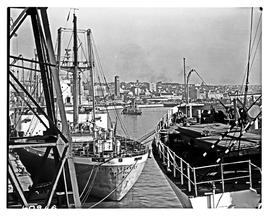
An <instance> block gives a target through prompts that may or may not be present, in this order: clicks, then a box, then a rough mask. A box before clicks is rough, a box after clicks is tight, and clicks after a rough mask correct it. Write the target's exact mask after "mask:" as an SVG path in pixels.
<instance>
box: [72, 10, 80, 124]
mask: <svg viewBox="0 0 270 218" xmlns="http://www.w3.org/2000/svg"><path fill="white" fill-rule="evenodd" d="M73 39H74V41H73V53H74V63H73V64H74V72H73V127H74V128H75V126H76V125H77V124H78V117H79V107H78V54H77V47H78V46H77V17H76V15H75V11H74V14H73Z"/></svg>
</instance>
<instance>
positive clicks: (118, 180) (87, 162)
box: [16, 149, 148, 201]
mask: <svg viewBox="0 0 270 218" xmlns="http://www.w3.org/2000/svg"><path fill="white" fill-rule="evenodd" d="M16 152H17V153H18V154H19V156H20V160H21V161H22V163H23V164H24V166H25V167H26V169H27V170H28V171H29V173H30V174H31V177H32V178H34V177H35V175H36V174H37V173H38V171H42V173H41V175H40V177H39V181H40V182H45V183H46V182H50V181H52V179H53V176H54V175H55V173H56V171H55V164H54V160H53V159H52V157H49V158H48V160H47V161H46V162H45V164H44V165H43V167H42V168H40V163H41V161H42V156H43V154H44V151H38V150H36V149H27V150H26V149H17V150H16ZM147 157H148V152H147V153H145V154H143V155H138V156H133V157H123V158H113V159H112V160H110V161H108V162H106V163H104V164H102V165H100V164H101V162H94V161H91V158H88V157H74V164H75V169H76V175H77V182H78V188H79V193H80V195H81V196H82V197H84V196H86V195H87V196H88V195H89V196H92V197H96V198H100V199H102V198H106V199H108V200H114V201H120V200H121V199H122V198H123V197H124V196H125V195H126V194H127V193H128V191H129V190H130V189H131V188H132V186H133V185H134V184H135V182H136V181H137V180H138V178H139V176H140V174H141V172H142V170H143V168H144V165H145V162H146V160H147ZM33 163H34V164H33ZM98 165H100V166H98ZM67 183H68V184H70V180H69V179H68V178H67Z"/></svg>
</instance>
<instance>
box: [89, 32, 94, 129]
mask: <svg viewBox="0 0 270 218" xmlns="http://www.w3.org/2000/svg"><path fill="white" fill-rule="evenodd" d="M87 43H88V57H89V70H90V80H91V81H90V82H91V86H92V106H93V110H92V113H93V117H92V123H93V125H94V127H95V121H96V113H95V107H96V106H95V82H94V71H93V67H94V66H93V61H94V59H93V46H92V42H91V29H88V30H87ZM89 92H90V90H89ZM89 94H90V93H89Z"/></svg>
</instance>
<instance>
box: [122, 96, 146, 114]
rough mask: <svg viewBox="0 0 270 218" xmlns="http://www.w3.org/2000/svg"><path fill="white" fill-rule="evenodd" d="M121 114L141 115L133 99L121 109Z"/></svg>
mask: <svg viewBox="0 0 270 218" xmlns="http://www.w3.org/2000/svg"><path fill="white" fill-rule="evenodd" d="M122 114H126V115H141V114H142V110H141V109H140V108H139V107H138V105H137V103H136V101H135V99H134V100H133V101H132V102H131V103H130V104H129V105H127V106H125V107H124V109H123V110H122Z"/></svg>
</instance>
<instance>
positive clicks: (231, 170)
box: [155, 107, 261, 196]
mask: <svg viewBox="0 0 270 218" xmlns="http://www.w3.org/2000/svg"><path fill="white" fill-rule="evenodd" d="M175 112H177V107H174V108H172V109H170V110H169V111H168V113H166V114H165V115H164V116H163V117H162V118H161V119H160V121H159V122H158V124H157V126H156V133H155V146H156V150H157V153H158V156H159V159H160V160H161V161H162V163H163V165H164V166H165V167H166V169H167V172H170V173H171V174H172V177H173V178H174V179H175V180H178V179H179V180H178V181H179V182H180V184H181V185H187V190H188V192H189V193H194V195H195V196H198V195H199V188H200V187H202V185H205V186H209V185H211V186H212V188H216V187H220V191H221V192H225V191H226V190H225V183H227V184H228V183H232V182H234V183H235V182H238V181H240V180H241V181H243V182H244V183H245V184H246V185H249V187H250V188H253V184H252V181H253V180H252V179H253V178H252V176H253V175H254V173H255V172H256V171H257V172H256V173H258V171H260V174H261V169H260V168H259V167H257V166H256V165H254V164H252V163H251V162H250V160H246V161H237V162H231V163H220V164H214V165H207V166H200V167H192V166H191V165H190V164H189V163H188V162H187V161H185V160H184V159H183V158H181V157H179V156H177V155H176V153H175V152H174V151H173V150H171V149H170V148H169V147H168V146H166V145H165V144H164V143H163V142H162V141H161V138H160V133H161V132H162V130H163V131H164V130H165V129H166V128H168V127H169V126H170V125H171V123H172V121H171V118H172V115H173V113H175Z"/></svg>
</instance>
